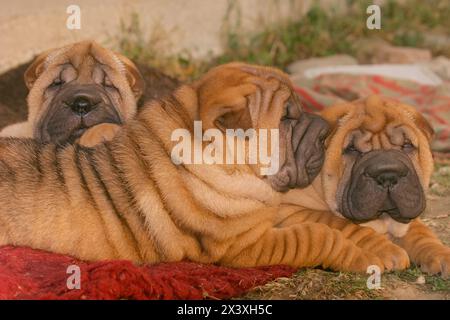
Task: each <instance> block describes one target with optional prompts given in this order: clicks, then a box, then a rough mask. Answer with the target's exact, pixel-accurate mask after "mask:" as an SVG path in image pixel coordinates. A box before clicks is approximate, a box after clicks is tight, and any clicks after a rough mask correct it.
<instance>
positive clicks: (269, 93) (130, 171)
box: [0, 63, 396, 271]
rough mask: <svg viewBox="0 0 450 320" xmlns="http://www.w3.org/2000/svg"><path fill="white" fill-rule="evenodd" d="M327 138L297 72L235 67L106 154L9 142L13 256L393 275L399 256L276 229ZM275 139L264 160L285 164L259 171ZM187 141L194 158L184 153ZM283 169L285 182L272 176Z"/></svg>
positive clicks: (0, 184)
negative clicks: (21, 250)
mask: <svg viewBox="0 0 450 320" xmlns="http://www.w3.org/2000/svg"><path fill="white" fill-rule="evenodd" d="M199 122H201V126H202V128H201V130H202V131H201V132H198V131H197V132H195V130H198V125H199ZM239 129H242V131H244V130H245V131H244V133H245V135H244V136H242V135H240V134H236V135H235V136H233V138H232V139H233V140H236V141H237V140H239V141H240V142H242V144H243V147H242V145H241V147H240V148H238V147H236V148H234V145H233V147H230V142H229V140H228V138H229V137H230V136H231V133H230V130H233V131H234V130H236V131H239ZM249 129H254V130H253V131H249V132H248V130H249ZM269 131H270V132H273V133H274V134H273V135H272V134H271V135H270V136H269V134H268V133H267V132H269ZM264 132H266V133H267V134H264ZM327 132H328V125H327V123H326V122H325V121H324V120H323V119H322V118H320V117H319V116H314V115H311V114H307V113H305V112H303V111H302V109H301V106H300V104H299V101H298V98H297V96H296V95H295V93H294V90H293V88H292V85H291V83H290V81H289V78H288V77H287V75H286V74H284V73H282V72H281V71H278V70H276V69H272V68H268V67H259V66H252V65H246V64H241V63H232V64H227V65H223V66H219V67H217V68H214V69H212V70H210V71H209V72H208V73H207V74H206V75H204V76H203V77H202V78H201V79H199V80H198V81H197V82H195V83H193V84H191V85H182V86H180V87H179V88H178V89H177V90H175V91H174V93H173V94H171V95H169V96H167V97H166V98H163V99H161V100H155V101H153V102H151V103H150V104H149V105H146V106H144V107H143V109H141V110H140V112H139V113H138V115H137V116H136V118H135V119H132V120H130V121H129V122H128V123H126V124H125V125H124V127H123V128H122V130H120V131H119V132H118V134H117V135H116V137H115V138H114V139H113V140H112V141H109V142H106V143H103V144H99V145H97V146H95V147H94V148H85V147H83V146H80V145H78V144H74V145H70V144H69V145H65V146H58V145H54V144H45V145H41V144H39V143H37V142H36V141H33V140H23V139H11V138H9V139H3V140H0V244H1V245H6V244H12V245H18V246H30V247H32V248H39V249H44V250H48V251H53V252H58V253H65V254H71V255H73V256H76V257H78V258H81V259H86V260H99V259H129V260H132V261H135V262H137V263H140V262H147V263H156V262H162V261H180V260H183V259H188V260H192V261H196V262H201V263H217V264H221V265H227V266H234V267H248V266H261V265H274V264H286V265H290V266H294V267H303V266H322V267H324V268H331V269H333V270H348V271H366V268H367V267H368V266H370V265H374V264H376V265H379V266H380V268H384V267H385V265H389V264H390V263H391V260H392V259H394V258H395V257H396V256H389V255H383V256H381V257H379V256H377V255H375V254H373V253H371V252H366V251H364V250H362V249H361V248H359V247H358V246H357V245H356V244H355V243H354V242H353V241H351V240H349V239H347V236H346V235H345V234H344V233H342V232H339V231H337V230H334V229H332V228H330V227H329V226H327V225H325V224H322V223H304V224H292V225H286V224H284V225H281V224H279V223H278V222H277V221H276V220H277V217H278V213H279V210H280V201H281V196H282V194H283V193H282V192H283V191H286V190H289V189H290V188H296V187H298V188H300V187H305V186H307V185H308V184H309V183H310V182H311V181H313V179H314V177H315V176H316V175H317V174H318V172H319V171H320V168H321V166H322V163H323V157H324V149H323V141H324V139H325V138H326V135H327ZM247 133H248V135H247ZM221 134H222V136H225V138H227V139H226V140H223V143H222V142H220V140H221V139H220V137H221ZM208 136H209V138H208ZM263 136H265V137H266V139H259V141H260V142H259V143H258V144H257V145H256V149H260V150H261V149H263V148H264V146H267V145H268V146H270V147H269V149H270V150H266V151H267V152H268V154H270V155H271V159H272V160H271V161H270V162H264V161H255V162H251V161H250V160H249V158H251V152H249V150H250V149H251V148H250V144H251V142H252V141H255V138H258V137H259V138H261V137H263ZM180 137H181V138H180ZM212 140H214V141H215V142H216V143H215V145H214V142H213V141H212ZM261 141H263V142H264V141H266V143H263V142H261ZM181 142H183V143H186V144H187V145H188V147H187V148H186V149H184V150H182V152H177V150H178V151H180V150H181V149H179V148H178V147H179V146H180V143H181ZM211 145H213V146H215V147H216V148H211ZM236 146H237V145H236ZM221 147H222V148H221ZM198 148H200V153H201V152H202V150H203V155H202V154H198V151H199V149H198ZM212 149H214V151H211V150H212ZM208 150H209V151H211V152H208ZM221 150H222V151H221ZM223 150H227V152H224V151H223ZM233 150H234V155H232V156H231V160H233V161H228V160H229V158H228V156H227V161H226V162H224V161H222V160H224V158H222V155H224V154H227V153H228V151H230V153H231V154H232V152H231V151H233ZM274 150H276V151H277V152H273V151H274ZM191 151H192V152H191ZM189 154H191V155H192V157H188V155H189ZM196 155H197V156H199V157H203V159H202V160H201V161H196V160H195V156H196ZM239 156H241V160H244V161H242V163H239V162H238V161H234V160H236V159H237V158H239ZM192 158H194V159H193V160H192ZM183 159H184V160H183ZM199 159H200V158H199ZM258 159H259V158H258ZM181 160H183V161H181ZM197 160H198V159H197ZM212 160H213V161H212ZM237 160H238V159H237ZM272 161H273V162H276V163H277V166H276V167H277V168H278V170H274V171H272V172H269V171H264V170H262V169H268V167H269V166H270V165H271V162H272ZM264 172H265V173H264ZM372 236H373V237H375V238H376V240H377V241H383V238H382V237H381V236H380V235H378V234H377V233H376V232H374V231H373V232H372ZM380 239H381V240H380ZM392 246H393V245H392ZM386 247H387V248H388V249H389V244H387V245H386ZM391 251H392V250H391Z"/></svg>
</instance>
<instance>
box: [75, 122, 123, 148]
mask: <svg viewBox="0 0 450 320" xmlns="http://www.w3.org/2000/svg"><path fill="white" fill-rule="evenodd" d="M120 129H121V126H119V125H117V124H112V123H102V124H98V125H96V126H94V127H92V128H89V129H88V130H87V131H86V132H85V133H84V134H83V135H82V136H81V138H80V140H79V141H78V143H79V144H80V145H82V146H84V147H89V148H91V147H94V146H95V145H97V144H100V143H102V142H105V141H110V140H112V139H113V138H114V137H115V136H116V134H117V132H118V131H119V130H120Z"/></svg>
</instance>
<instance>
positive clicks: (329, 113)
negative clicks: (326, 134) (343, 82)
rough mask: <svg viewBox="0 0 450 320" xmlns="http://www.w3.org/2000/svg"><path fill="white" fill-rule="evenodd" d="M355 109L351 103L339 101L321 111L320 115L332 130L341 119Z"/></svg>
mask: <svg viewBox="0 0 450 320" xmlns="http://www.w3.org/2000/svg"><path fill="white" fill-rule="evenodd" d="M353 109H354V106H353V105H352V104H350V103H346V102H344V103H339V104H336V105H333V106H332V107H330V108H326V109H324V110H323V111H321V112H320V116H322V118H324V119H325V120H326V121H327V122H328V124H329V125H330V128H331V130H334V129H335V128H336V127H337V125H338V124H339V120H340V119H341V118H342V117H344V116H345V115H346V114H348V113H350V112H351V110H353Z"/></svg>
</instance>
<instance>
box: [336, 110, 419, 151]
mask: <svg viewBox="0 0 450 320" xmlns="http://www.w3.org/2000/svg"><path fill="white" fill-rule="evenodd" d="M373 121H374V120H373V119H370V118H367V117H365V118H362V119H360V120H359V124H358V123H355V124H356V125H354V126H353V128H352V129H350V130H349V131H348V132H347V134H346V135H345V137H344V143H343V145H344V147H348V146H350V145H353V146H354V147H355V148H357V149H358V150H360V151H362V152H369V151H371V150H379V149H401V147H402V146H403V145H404V144H405V143H407V142H408V143H412V144H413V145H415V146H417V144H418V139H417V133H416V130H415V129H414V126H412V125H411V124H410V123H409V121H405V120H404V119H396V118H395V117H386V118H385V119H384V123H383V124H382V125H381V126H376V127H377V128H376V129H374V127H375V126H374V123H373Z"/></svg>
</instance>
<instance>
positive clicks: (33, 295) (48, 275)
mask: <svg viewBox="0 0 450 320" xmlns="http://www.w3.org/2000/svg"><path fill="white" fill-rule="evenodd" d="M70 265H77V266H78V267H79V268H80V271H81V274H80V275H81V288H80V289H72V290H71V289H68V288H67V279H68V278H69V277H70V276H71V275H72V274H73V273H69V274H68V273H67V268H68V267H69V266H70ZM294 271H295V270H294V269H292V268H290V267H286V266H272V267H259V268H242V269H233V268H225V267H219V266H215V265H204V264H198V263H193V262H177V263H162V264H157V265H151V266H150V265H144V266H136V265H134V264H133V263H131V262H129V261H103V262H83V261H80V260H77V259H74V258H72V257H70V256H65V255H60V254H54V253H49V252H44V251H41V250H33V249H30V248H21V247H12V246H6V247H1V248H0V299H203V298H212V299H227V298H231V297H236V296H239V295H242V294H243V293H245V292H246V291H248V290H250V289H251V288H253V287H255V286H259V285H263V284H265V283H266V282H268V281H271V280H274V279H276V278H278V277H288V276H290V275H292V273H293V272H294Z"/></svg>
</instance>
